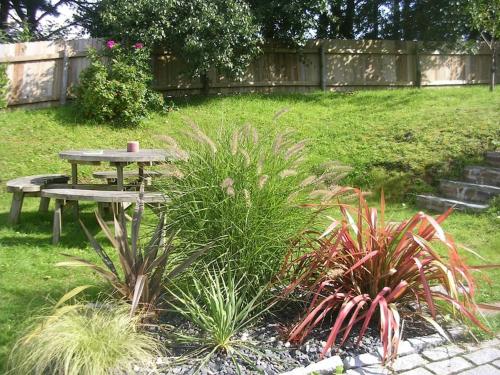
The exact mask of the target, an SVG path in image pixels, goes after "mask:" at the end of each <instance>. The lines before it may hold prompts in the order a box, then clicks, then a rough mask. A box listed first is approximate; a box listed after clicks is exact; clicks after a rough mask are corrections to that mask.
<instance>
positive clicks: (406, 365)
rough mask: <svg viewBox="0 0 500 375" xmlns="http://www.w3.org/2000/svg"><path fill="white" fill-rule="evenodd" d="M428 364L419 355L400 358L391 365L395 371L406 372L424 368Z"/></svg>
mask: <svg viewBox="0 0 500 375" xmlns="http://www.w3.org/2000/svg"><path fill="white" fill-rule="evenodd" d="M426 363H427V361H426V360H425V359H423V358H422V357H421V356H420V355H419V354H410V355H405V356H404V357H399V358H398V359H396V361H394V363H393V364H392V365H391V367H392V369H393V370H394V371H398V372H400V371H406V370H411V369H414V368H415V367H419V366H423V365H425V364H426Z"/></svg>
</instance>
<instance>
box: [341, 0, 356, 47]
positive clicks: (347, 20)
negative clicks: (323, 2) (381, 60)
mask: <svg viewBox="0 0 500 375" xmlns="http://www.w3.org/2000/svg"><path fill="white" fill-rule="evenodd" d="M354 1H355V0H347V2H346V8H345V15H344V17H343V19H342V23H341V25H340V35H341V36H342V37H343V38H346V39H354V14H355V8H356V4H355V2H354Z"/></svg>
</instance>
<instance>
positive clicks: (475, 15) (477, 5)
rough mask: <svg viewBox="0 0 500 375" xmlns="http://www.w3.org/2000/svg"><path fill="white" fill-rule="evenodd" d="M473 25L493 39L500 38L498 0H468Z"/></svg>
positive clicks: (499, 5)
mask: <svg viewBox="0 0 500 375" xmlns="http://www.w3.org/2000/svg"><path fill="white" fill-rule="evenodd" d="M469 11H470V14H471V18H472V23H473V25H474V27H475V28H476V29H477V30H478V31H480V32H481V33H485V38H486V36H487V35H488V36H489V37H490V38H491V39H492V40H493V41H494V40H495V39H497V40H498V39H500V0H469Z"/></svg>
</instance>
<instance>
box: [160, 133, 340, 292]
mask: <svg viewBox="0 0 500 375" xmlns="http://www.w3.org/2000/svg"><path fill="white" fill-rule="evenodd" d="M190 126H191V131H190V132H188V133H187V136H188V138H189V141H187V142H185V147H181V146H179V144H178V143H177V141H176V140H173V139H172V138H170V137H165V138H166V141H167V142H168V143H169V145H170V147H171V148H172V149H175V151H176V152H178V153H181V154H189V159H188V160H186V161H181V162H180V163H178V164H177V165H176V168H177V173H176V174H175V175H176V176H177V177H174V178H168V179H165V180H163V181H161V182H160V183H158V185H157V187H158V189H160V190H161V191H163V192H164V193H165V195H167V196H168V197H169V203H168V204H167V206H166V208H165V210H166V212H167V216H166V220H167V228H169V230H173V231H176V232H177V231H179V236H178V238H179V240H180V242H181V243H182V244H183V247H185V248H189V247H190V246H194V247H195V248H196V247H199V246H204V245H205V244H207V243H213V244H214V246H213V248H212V249H211V250H210V251H209V252H207V254H206V255H205V256H204V257H203V260H204V262H205V264H208V263H210V262H212V261H214V260H218V261H220V262H221V263H224V264H225V265H229V267H230V268H231V269H232V271H233V272H234V273H239V274H240V275H247V276H251V277H252V281H256V282H258V283H259V284H260V285H265V284H267V283H268V282H269V280H270V279H271V278H272V277H273V276H274V275H275V274H276V272H277V271H278V270H279V268H280V266H281V263H282V259H283V257H284V255H285V254H286V251H287V248H288V245H289V241H290V239H292V238H293V237H294V236H295V235H296V234H297V233H299V232H300V231H301V230H302V229H303V228H304V227H305V226H306V224H310V225H312V224H311V222H312V221H313V219H314V218H315V215H316V211H315V210H314V209H310V208H304V206H305V205H306V204H307V203H309V202H311V201H315V202H319V201H321V200H329V199H332V198H333V197H335V196H337V195H338V194H340V193H342V192H344V189H343V188H341V187H339V186H337V183H338V182H339V180H340V179H341V178H342V177H343V176H344V174H345V172H346V171H347V168H346V167H342V166H339V165H338V164H335V163H330V164H329V165H328V166H326V167H325V168H323V171H324V173H322V174H321V175H319V176H316V175H308V174H307V172H306V171H305V168H304V167H303V162H304V159H305V148H306V141H300V142H294V141H292V140H291V139H290V134H289V133H280V134H278V135H277V136H276V137H275V138H274V140H273V139H272V138H270V137H262V136H260V135H259V134H258V133H257V131H256V130H255V129H254V128H252V127H251V126H244V127H242V128H240V129H236V130H230V129H229V130H227V129H223V130H221V131H220V133H219V134H218V136H217V137H216V139H211V138H210V137H209V136H208V135H206V134H205V133H204V132H203V131H202V130H201V129H200V128H199V127H198V126H196V125H195V124H194V123H191V124H190ZM184 148H185V149H186V150H187V152H186V151H184V150H183V149H184Z"/></svg>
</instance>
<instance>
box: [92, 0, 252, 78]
mask: <svg viewBox="0 0 500 375" xmlns="http://www.w3.org/2000/svg"><path fill="white" fill-rule="evenodd" d="M83 18H85V19H89V20H90V21H89V22H88V28H89V29H90V32H91V34H92V35H93V36H99V37H102V36H105V37H108V36H111V37H116V38H118V39H120V40H125V41H132V42H133V41H136V40H141V41H144V42H145V43H147V44H148V45H151V46H158V47H161V48H164V49H165V50H167V51H168V52H170V53H173V54H174V55H175V56H177V57H179V58H181V59H183V60H184V62H185V63H186V68H187V70H188V71H189V73H191V75H193V76H200V75H202V74H205V73H206V71H208V70H209V69H210V68H217V69H219V70H220V71H223V72H224V73H227V74H236V75H238V74H242V73H243V72H244V71H245V68H246V67H247V65H248V63H249V62H250V60H251V59H252V58H253V57H254V56H255V55H256V54H257V53H258V52H259V48H258V46H257V45H258V43H259V40H260V38H259V36H258V28H257V26H256V25H255V23H254V19H253V17H252V15H251V13H250V10H249V8H248V6H247V4H246V3H245V2H244V1H241V0H210V1H206V0H194V1H193V0H191V1H179V0H168V1H164V0H139V1H136V2H131V1H128V0H119V1H116V0H103V1H101V2H99V3H98V5H97V7H96V8H95V9H93V10H91V11H90V13H86V14H85V15H84V16H83Z"/></svg>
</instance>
